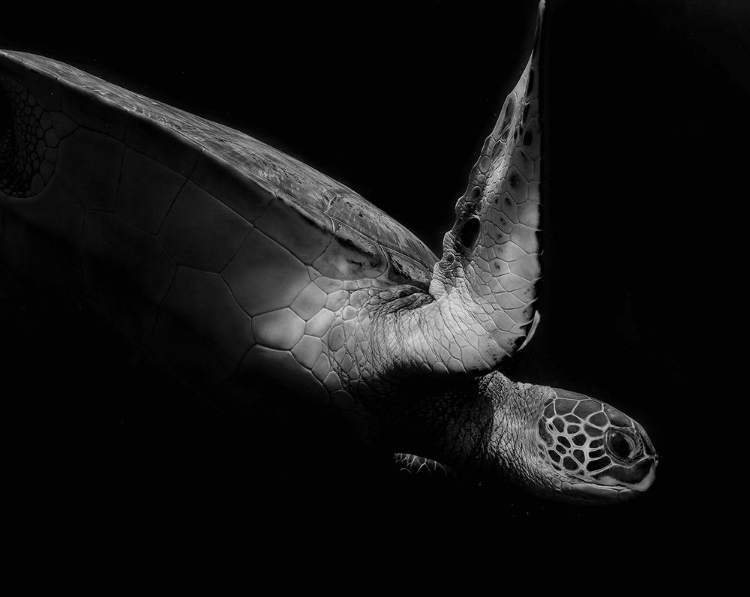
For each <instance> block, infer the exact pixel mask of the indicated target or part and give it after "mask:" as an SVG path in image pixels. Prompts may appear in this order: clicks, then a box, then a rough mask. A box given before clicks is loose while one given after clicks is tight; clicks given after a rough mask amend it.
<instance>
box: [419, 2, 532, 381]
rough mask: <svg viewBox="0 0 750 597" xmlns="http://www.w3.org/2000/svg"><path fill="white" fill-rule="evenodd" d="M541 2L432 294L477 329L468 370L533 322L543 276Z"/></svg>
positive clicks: (500, 352)
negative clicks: (529, 48) (526, 53)
mask: <svg viewBox="0 0 750 597" xmlns="http://www.w3.org/2000/svg"><path fill="white" fill-rule="evenodd" d="M543 12H544V4H543V3H542V4H540V6H539V13H538V20H537V32H536V39H535V42H534V51H533V53H532V55H531V57H530V58H529V61H528V63H527V65H526V68H525V69H524V71H523V73H522V75H521V78H520V80H519V81H518V83H517V84H516V86H515V88H514V89H513V91H512V92H511V93H510V94H509V95H508V97H507V99H506V100H505V103H504V105H503V108H502V110H501V112H500V117H499V118H498V120H497V123H496V124H495V127H494V129H493V130H492V133H491V134H490V135H489V136H488V137H487V140H486V141H485V142H484V146H483V147H482V152H481V155H480V156H479V159H478V160H477V162H476V164H475V165H474V168H473V169H472V171H471V174H470V176H469V182H468V185H467V187H466V191H465V192H464V194H463V195H462V196H461V197H460V198H459V200H458V202H457V203H456V221H455V223H454V225H453V228H451V230H449V231H448V232H447V233H446V235H445V238H444V240H443V256H442V259H441V260H440V261H439V262H438V263H437V264H436V265H435V268H434V272H433V279H432V283H431V285H430V294H431V295H432V296H433V297H435V298H436V299H437V302H438V304H440V305H442V306H441V313H442V315H443V317H442V319H443V321H445V322H446V323H447V324H448V326H449V327H451V322H452V323H453V326H452V327H453V329H452V330H451V331H452V332H453V333H452V334H450V335H453V336H457V335H459V336H460V335H461V334H464V335H465V330H466V329H467V328H469V329H473V330H475V332H474V333H472V334H470V335H469V337H468V338H465V339H466V340H468V342H469V345H470V346H471V347H472V348H473V349H474V351H466V350H464V352H463V354H468V355H470V356H469V358H464V359H462V366H463V368H464V369H465V370H466V371H469V372H477V371H485V370H489V369H493V368H495V367H496V366H497V365H498V364H499V363H501V362H502V361H503V360H504V359H506V358H507V357H509V356H511V355H512V354H514V353H515V352H516V350H518V348H519V347H520V346H521V345H522V343H523V341H524V339H525V338H527V336H530V334H531V333H532V332H533V330H534V327H535V325H534V322H535V321H537V318H536V317H535V311H534V301H535V297H536V290H535V285H536V283H537V281H538V280H539V278H540V271H541V270H540V263H539V258H540V248H539V240H538V233H539V220H540V201H541V186H540V181H541V168H542V157H541V156H542V139H541V137H542V135H541V131H542V128H541V116H540V83H541V81H540V77H539V59H540V52H541V50H540V44H541V35H540V28H541V20H542V16H543Z"/></svg>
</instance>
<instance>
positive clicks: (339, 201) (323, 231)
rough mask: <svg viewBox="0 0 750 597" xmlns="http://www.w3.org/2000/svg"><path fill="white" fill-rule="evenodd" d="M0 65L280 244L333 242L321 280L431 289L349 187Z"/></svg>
mask: <svg viewBox="0 0 750 597" xmlns="http://www.w3.org/2000/svg"><path fill="white" fill-rule="evenodd" d="M0 59H2V66H3V69H4V70H5V71H6V72H8V73H9V74H11V76H12V74H13V73H17V75H18V78H19V80H21V81H23V82H24V84H25V85H27V86H28V85H29V84H31V86H32V87H37V89H36V97H37V98H38V99H39V101H40V103H43V102H44V99H45V97H46V98H49V99H48V102H50V103H57V101H56V98H62V102H63V104H64V110H63V113H65V114H66V115H68V116H71V117H72V118H73V119H74V120H76V121H77V122H78V123H79V124H80V125H82V126H84V127H90V128H92V129H94V130H100V129H101V128H102V127H103V128H104V129H105V131H106V132H107V133H108V134H110V135H113V136H121V137H124V138H123V140H124V141H125V144H126V145H127V146H129V147H132V148H134V149H135V150H136V151H139V152H142V153H145V154H147V155H150V157H153V158H154V159H156V160H157V161H159V160H161V161H162V163H163V164H164V166H165V167H168V168H171V169H173V170H175V171H176V172H178V173H182V174H187V173H188V171H189V170H191V169H192V175H191V176H190V179H191V180H193V181H195V180H196V178H199V179H200V180H201V181H202V182H204V183H205V184H204V185H200V186H202V187H203V189H204V190H205V191H207V192H209V193H210V194H211V195H212V196H213V197H214V198H215V199H217V200H218V201H220V202H222V203H223V204H224V205H226V207H228V208H229V209H231V210H233V211H235V212H236V213H238V214H239V215H241V216H242V217H244V218H245V219H246V220H247V221H248V222H250V223H252V224H253V225H255V226H257V227H258V228H259V229H261V230H262V229H263V224H264V223H265V221H268V220H276V222H275V223H274V224H268V225H269V230H268V233H269V235H270V236H271V237H272V238H273V239H274V240H275V241H277V242H279V243H280V244H282V245H283V246H285V247H287V248H290V249H291V248H292V247H293V246H300V245H305V244H312V243H309V240H310V239H313V238H315V237H321V236H322V237H333V239H335V241H336V242H332V243H329V242H328V241H325V242H326V243H328V244H327V247H326V249H325V250H324V251H323V252H322V253H321V255H318V256H316V257H315V259H319V261H318V262H317V265H320V267H321V269H322V270H323V271H321V273H323V274H324V275H328V274H329V273H333V274H334V277H337V278H341V279H363V278H371V277H379V278H381V280H382V281H384V282H388V283H392V284H403V283H410V284H415V285H417V286H421V287H426V285H427V284H429V278H430V275H431V271H432V267H433V265H434V264H435V262H436V261H437V260H438V259H437V257H436V256H435V255H434V253H433V252H432V251H430V249H428V248H427V246H426V245H425V244H424V243H423V242H422V241H421V240H419V239H418V238H417V237H416V236H415V235H414V234H412V233H411V232H410V231H409V230H407V229H406V228H405V227H404V226H402V225H401V224H399V223H398V222H396V221H395V220H394V219H393V218H392V217H390V216H389V215H388V214H386V213H385V212H383V211H382V210H380V209H378V208H377V207H375V206H374V205H373V204H372V203H370V202H369V201H367V200H366V199H365V198H364V197H362V196H361V195H359V194H358V193H356V192H355V191H353V190H352V189H350V188H348V187H347V186H345V185H343V184H341V183H340V182H338V181H336V180H334V179H332V178H330V177H329V176H326V175H325V174H323V173H321V172H319V171H317V170H315V169H314V168H312V167H310V166H308V165H306V164H304V163H302V162H300V161H299V160H297V159H295V158H293V157H291V156H289V155H286V154H284V153H283V152H281V151H279V150H277V149H275V148H273V147H271V146H269V145H267V144H265V143H263V142H261V141H259V140H257V139H254V138H253V137H250V136H249V135H247V134H244V133H242V132H240V131H237V130H235V129H232V128H229V127H227V126H224V125H222V124H219V123H216V122H213V121H210V120H207V119H204V118H201V117H199V116H196V115H193V114H190V113H188V112H185V111H183V110H180V109H178V108H174V107H172V106H169V105H166V104H163V103H161V102H158V101H156V100H152V99H150V98H147V97H144V96H142V95H139V94H137V93H134V92H132V91H129V90H127V89H123V88H121V87H118V86H116V85H114V84H112V83H109V82H106V81H104V80H102V79H100V78H98V77H95V76H93V75H91V74H89V73H86V72H84V71H81V70H78V69H76V68H74V67H72V66H70V65H68V64H65V63H61V62H57V61H55V60H52V59H49V58H46V57H41V56H36V55H33V54H27V53H22V52H9V51H3V52H0ZM39 75H41V76H39ZM52 87H54V89H53V88H52ZM53 98H55V99H53ZM47 107H48V108H49V109H51V110H54V109H55V108H57V109H60V106H59V105H56V106H47ZM196 159H197V162H198V165H197V166H195V167H194V166H193V164H194V163H195V161H196ZM206 187H208V188H206ZM282 221H283V226H281V225H280V223H281V222H282ZM264 232H266V231H265V230H264ZM319 244H322V243H319ZM308 252H310V251H308ZM312 252H314V250H313V251H312ZM307 258H308V259H310V257H309V256H308V257H307ZM315 259H313V261H312V263H311V264H310V265H312V266H313V267H316V262H315Z"/></svg>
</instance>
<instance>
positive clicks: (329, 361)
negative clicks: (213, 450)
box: [0, 7, 656, 501]
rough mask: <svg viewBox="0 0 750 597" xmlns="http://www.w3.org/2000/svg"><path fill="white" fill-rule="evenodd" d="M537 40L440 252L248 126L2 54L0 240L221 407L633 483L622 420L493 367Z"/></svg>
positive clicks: (521, 255)
mask: <svg viewBox="0 0 750 597" xmlns="http://www.w3.org/2000/svg"><path fill="white" fill-rule="evenodd" d="M541 8H542V7H540V19H541V14H542V11H541ZM539 43H540V42H539V38H538V39H537V48H536V51H535V52H534V54H533V55H532V57H531V58H530V60H529V62H528V64H527V66H526V69H525V70H524V72H523V74H522V76H521V79H520V81H519V83H518V84H517V85H516V87H515V88H514V89H513V91H512V92H511V94H510V95H509V96H508V99H507V100H506V103H505V105H504V107H503V110H502V112H501V114H500V117H499V119H498V122H497V124H496V126H495V128H494V129H493V131H492V133H491V134H490V136H489V137H488V138H487V140H486V142H485V144H484V146H483V149H482V152H481V155H480V157H479V159H478V160H477V163H476V165H475V166H474V168H473V170H472V171H471V174H470V176H469V181H468V184H467V188H466V192H465V193H464V194H463V196H462V197H460V198H459V200H458V202H457V204H456V221H455V224H454V226H453V227H452V229H451V230H450V231H448V232H447V234H446V235H445V239H444V243H443V255H442V258H441V259H438V258H437V257H436V256H435V255H433V254H432V252H431V251H429V249H427V248H426V247H425V246H424V244H423V243H422V242H421V241H419V239H417V238H416V237H415V236H414V235H412V234H411V233H409V232H408V231H407V230H405V229H404V228H403V227H402V226H401V225H400V224H398V223H397V222H395V221H393V220H392V219H390V218H389V217H388V216H387V215H385V214H384V213H383V212H381V211H380V210H378V209H377V208H376V207H374V206H373V205H371V204H370V203H368V202H367V201H366V200H365V199H363V198H362V197H360V196H359V195H357V194H356V193H355V192H354V191H352V190H351V189H348V188H346V187H344V186H343V185H341V184H340V183H338V182H336V181H334V180H332V179H330V178H328V177H327V176H325V175H323V174H321V173H319V172H317V171H315V170H313V169H312V168H310V167H308V166H306V165H304V164H302V163H301V162H298V161H297V160H294V159H293V158H291V157H289V156H286V155H284V154H282V153H281V152H279V151H277V150H275V149H273V148H271V147H269V146H267V145H265V144H263V143H260V142H258V141H257V140H255V139H252V138H250V137H248V136H247V135H244V134H242V133H240V132H237V131H234V130H232V129H229V128H227V127H225V126H222V125H219V124H216V123H212V122H209V121H207V120H204V119H202V118H199V117H197V116H193V115H190V114H187V113H185V112H183V111H181V110H177V109H175V108H172V107H170V106H166V105H164V104H161V103H159V102H155V101H152V100H149V99H147V98H143V97H141V96H138V95H137V94H134V93H132V92H129V91H126V90H123V89H120V88H118V87H116V86H114V85H111V84H109V83H106V82H103V81H101V80H99V79H97V78H95V77H92V76H91V75H88V74H86V73H82V72H81V71H78V70H76V69H74V68H72V67H70V66H68V65H64V64H61V63H57V62H54V61H52V60H48V59H46V58H42V57H38V56H32V55H28V54H21V53H10V52H0V85H1V86H2V90H3V93H4V95H5V97H6V98H7V100H6V101H5V104H3V105H4V106H6V104H7V106H6V108H5V109H6V112H7V113H8V114H9V118H8V121H9V122H11V123H12V126H10V127H9V128H8V130H7V131H0V133H2V136H1V137H0V207H1V209H2V223H3V227H2V238H1V240H0V249H1V251H2V255H3V257H4V259H5V260H6V262H8V264H9V266H10V267H11V268H12V269H13V270H15V271H17V272H19V273H21V274H24V275H31V276H36V277H37V278H38V279H39V280H38V281H41V282H43V283H45V284H46V285H48V286H51V287H53V288H61V289H64V290H65V291H67V292H70V293H72V294H73V295H75V296H77V297H79V299H80V300H82V301H83V302H85V303H87V304H88V305H90V306H91V307H93V308H94V309H96V310H98V311H100V312H102V313H104V314H105V315H107V316H108V317H109V318H110V319H111V320H112V321H113V322H114V323H115V324H116V325H117V326H118V327H119V328H120V330H121V331H122V332H123V333H124V334H125V335H126V336H127V337H128V338H130V339H131V340H132V341H133V342H134V343H136V344H137V345H138V346H139V347H141V349H142V350H143V351H145V352H146V353H147V354H148V355H150V357H151V358H153V360H154V361H155V362H157V363H158V364H160V365H161V366H162V367H163V368H164V369H166V370H167V371H169V372H170V373H172V374H173V375H174V376H175V377H177V378H178V379H180V380H181V381H183V382H184V383H186V384H187V385H189V386H190V387H191V388H193V389H195V391H197V392H198V393H200V394H202V395H204V396H207V397H208V398H210V399H212V400H214V401H215V402H216V403H217V404H219V405H223V406H226V405H228V404H235V405H237V404H242V403H245V404H249V403H255V402H267V403H271V404H278V405H279V406H286V407H287V408H288V409H290V410H293V409H295V408H296V406H297V405H303V404H305V405H308V406H314V407H316V408H320V409H324V410H327V411H335V412H336V413H338V416H339V417H340V419H341V420H343V421H346V425H347V426H348V427H349V428H350V431H351V435H353V436H355V437H356V438H357V439H358V441H360V442H365V443H370V444H372V446H373V447H375V448H376V449H379V450H381V451H385V452H390V453H393V452H401V453H404V452H408V453H410V454H413V455H417V456H402V457H400V463H401V465H402V466H406V467H407V468H408V467H412V466H414V467H417V468H418V469H421V470H444V469H445V468H446V467H447V468H450V469H454V470H457V471H460V472H461V474H467V473H477V474H480V475H500V476H504V477H508V478H510V479H513V480H514V481H517V482H519V483H521V484H523V485H526V486H527V487H529V488H530V489H531V490H532V491H535V492H537V493H540V494H544V495H548V496H550V497H557V498H561V499H581V500H594V501H611V500H617V499H621V498H624V497H630V496H632V495H635V494H637V493H638V492H640V491H642V490H644V489H645V488H647V487H648V485H650V483H651V480H652V478H653V469H654V466H655V462H656V456H655V454H654V452H653V448H652V447H651V445H650V442H649V441H648V438H647V436H646V434H645V432H644V431H643V429H642V428H641V427H640V426H638V425H637V423H635V422H633V421H631V420H630V419H629V418H627V417H626V416H625V415H622V414H621V413H619V411H615V410H614V409H611V407H609V406H607V405H604V404H603V403H601V402H599V401H596V400H594V399H585V400H584V399H582V398H580V399H579V398H575V399H573V398H571V395H570V394H569V393H564V392H563V391H556V390H554V389H552V388H546V387H542V386H534V385H527V384H516V383H514V382H512V381H510V380H508V379H507V378H505V377H504V376H503V375H501V374H500V373H498V372H497V371H496V369H497V367H498V366H499V365H500V364H501V363H502V362H503V361H504V360H505V359H507V358H508V357H509V356H511V355H512V354H513V353H514V352H515V351H516V350H517V349H518V347H519V346H520V345H521V344H522V343H523V342H524V341H525V340H527V339H528V337H530V335H531V332H533V326H534V325H535V323H536V321H537V319H536V318H535V314H534V309H533V307H534V298H535V283H536V281H537V280H538V279H539V275H540V267H539V243H538V239H537V233H538V229H539V204H540V198H541V195H540V179H541V155H542V153H541V121H540V110H539V102H540V93H539V77H538V76H535V72H536V71H537V70H538V68H539V51H538V50H539ZM566 400H567V401H568V402H565V401H566ZM573 402H576V406H575V407H572V410H571V412H570V413H567V414H564V413H563V411H564V410H565V409H566V408H567V407H568V406H570V404H572V403H573ZM569 403H570V404H569ZM551 407H552V410H550V408H551ZM602 416H604V417H606V418H607V420H603V419H602ZM566 417H572V419H570V418H566ZM602 434H603V436H602ZM602 437H603V438H604V439H602ZM581 438H583V439H581ZM629 442H632V443H633V445H634V446H636V447H639V449H637V450H636V449H635V448H633V450H632V451H630V450H629V446H631V444H630V443H629ZM600 444H601V445H600ZM437 462H439V463H441V464H437Z"/></svg>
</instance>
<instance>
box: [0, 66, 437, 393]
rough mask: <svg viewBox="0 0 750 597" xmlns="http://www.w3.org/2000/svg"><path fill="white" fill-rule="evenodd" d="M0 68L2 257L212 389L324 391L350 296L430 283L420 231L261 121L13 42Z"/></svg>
mask: <svg viewBox="0 0 750 597" xmlns="http://www.w3.org/2000/svg"><path fill="white" fill-rule="evenodd" d="M0 84H1V85H2V91H3V92H4V93H0V95H3V96H5V98H6V99H4V100H3V102H4V103H3V104H2V105H0V112H2V111H4V112H5V114H4V121H3V123H4V124H7V123H8V122H10V123H11V124H12V126H11V127H4V128H5V129H6V130H5V131H0V134H2V135H3V136H2V139H0V208H2V210H3V218H4V220H3V226H4V227H3V230H2V235H1V238H0V252H2V254H3V257H4V259H5V260H6V262H7V263H8V264H9V265H10V267H11V269H12V270H14V271H17V272H22V273H26V272H28V273H33V274H35V275H37V276H39V277H42V278H44V280H43V282H44V284H45V285H47V286H50V285H51V284H54V283H56V285H57V286H64V287H65V289H66V290H68V291H71V292H72V293H73V294H74V295H76V296H78V297H80V298H82V299H84V300H85V301H87V302H88V303H90V304H92V305H93V307H94V308H95V309H97V310H98V311H100V312H103V313H104V314H105V315H106V316H107V317H108V318H109V319H111V320H112V321H113V322H114V323H115V325H116V326H117V327H119V328H120V329H121V330H122V331H123V332H124V333H125V335H126V336H128V337H129V338H130V339H131V340H133V341H134V342H135V343H136V344H137V345H138V346H140V347H142V348H143V349H144V350H145V351H146V352H147V353H148V354H149V355H150V356H151V357H153V358H154V359H155V360H156V361H157V362H158V363H159V364H160V365H161V366H162V367H163V368H165V369H166V370H168V371H169V372H171V373H172V374H174V375H175V376H176V377H177V378H178V379H180V380H182V381H184V382H186V383H187V384H188V385H189V386H191V387H193V388H196V389H197V390H199V391H209V390H210V389H211V388H216V387H219V386H221V385H222V384H224V383H225V382H227V383H228V382H229V380H232V379H238V378H244V379H248V378H255V377H257V376H260V375H264V374H265V373H266V372H268V371H273V372H274V376H275V377H276V378H278V377H281V378H283V379H284V380H285V381H288V382H289V383H288V384H287V385H288V386H289V387H295V388H301V390H300V391H301V392H303V393H305V394H306V395H314V396H318V395H319V396H320V400H321V401H322V402H326V403H327V402H328V396H329V395H330V394H332V393H335V392H336V391H337V389H338V388H339V387H340V384H339V381H338V379H337V378H335V377H332V376H329V375H328V372H329V369H330V367H329V366H328V364H327V362H326V361H325V359H324V357H325V355H322V354H321V340H322V339H323V338H324V337H325V334H326V333H327V331H328V328H329V327H330V324H331V319H330V317H331V316H332V315H331V314H332V313H333V312H335V311H336V310H337V309H340V308H342V306H343V302H342V301H344V300H345V297H346V300H350V297H351V300H352V301H353V302H352V303H351V306H352V308H353V309H356V305H361V302H362V300H363V299H362V296H364V295H363V294H362V293H360V295H362V296H360V295H357V296H356V297H355V296H353V294H352V293H354V292H356V291H357V290H358V289H362V290H364V289H366V288H369V289H370V292H373V291H377V290H376V289H377V288H388V287H392V286H396V285H409V286H411V287H412V288H414V287H417V288H421V289H422V290H426V288H427V286H428V284H429V280H430V275H431V270H432V267H433V265H434V263H435V262H436V261H437V257H436V256H435V255H434V254H433V253H432V252H431V251H430V250H429V249H428V248H427V247H426V246H425V245H424V244H423V243H422V242H421V241H420V240H419V239H417V238H416V237H415V236H414V235H413V234H412V233H410V232H409V231H408V230H406V229H405V228H404V227H403V226H402V225H400V224H399V223H397V222H396V221H394V220H393V219H392V218H390V217H389V216H388V215H386V214H385V213H384V212H382V211H381V210H379V209H378V208H376V207H375V206H373V205H372V204H370V203H369V202H368V201H366V200H365V199H364V198H362V197H361V196H360V195H358V194H357V193H355V192H354V191H352V190H351V189H349V188H347V187H346V186H344V185H342V184H340V183H338V182H337V181H335V180H333V179H331V178H329V177H328V176H326V175H324V174H322V173H320V172H318V171H316V170H314V169H313V168H311V167H309V166H307V165H305V164H303V163H301V162H300V161H298V160H296V159H294V158H292V157H290V156H288V155H285V154H284V153H282V152H280V151H278V150H276V149H274V148H272V147H270V146H268V145H266V144H265V143H262V142H260V141H258V140H256V139H253V138H252V137H249V136H248V135H245V134H243V133H241V132H238V131H236V130H233V129H231V128H229V127H226V126H224V125H221V124H218V123H215V122H211V121H208V120H206V119H204V118H201V117H198V116H194V115H192V114H189V113H187V112H185V111H182V110H179V109H176V108H173V107H170V106H168V105H165V104H163V103H160V102H158V101H155V100H152V99H149V98H146V97H144V96H141V95H138V94H136V93H133V92H131V91H128V90H125V89H122V88H120V87H117V86H115V85H113V84H110V83H107V82H105V81H103V80H101V79H99V78H97V77H95V76H92V75H90V74H88V73H85V72H82V71H80V70H78V69H76V68H74V67H71V66H69V65H67V64H64V63H60V62H57V61H54V60H50V59H48V58H44V57H40V56H35V55H31V54H25V53H19V52H0ZM9 113H10V116H11V117H10V119H8V118H7V115H8V114H9ZM373 289H375V290H373ZM366 292H367V291H365V294H366ZM350 311H351V309H350ZM256 385H257V384H256Z"/></svg>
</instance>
